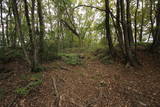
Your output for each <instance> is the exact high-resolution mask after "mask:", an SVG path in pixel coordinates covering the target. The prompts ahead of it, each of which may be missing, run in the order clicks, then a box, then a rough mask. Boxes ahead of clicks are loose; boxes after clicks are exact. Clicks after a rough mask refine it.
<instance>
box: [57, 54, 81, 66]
mask: <svg viewBox="0 0 160 107" xmlns="http://www.w3.org/2000/svg"><path fill="white" fill-rule="evenodd" d="M59 57H60V58H61V59H62V60H63V61H64V62H65V63H66V64H70V65H81V64H82V59H81V58H80V55H78V54H59Z"/></svg>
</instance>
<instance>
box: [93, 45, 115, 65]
mask: <svg viewBox="0 0 160 107" xmlns="http://www.w3.org/2000/svg"><path fill="white" fill-rule="evenodd" d="M94 54H95V56H96V57H97V58H98V59H99V60H100V61H101V62H102V63H103V64H112V63H113V59H112V57H111V56H110V54H109V50H108V49H107V48H99V49H97V50H96V51H95V53H94Z"/></svg>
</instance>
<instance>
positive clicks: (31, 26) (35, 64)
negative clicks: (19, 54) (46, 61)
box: [24, 0, 38, 71]
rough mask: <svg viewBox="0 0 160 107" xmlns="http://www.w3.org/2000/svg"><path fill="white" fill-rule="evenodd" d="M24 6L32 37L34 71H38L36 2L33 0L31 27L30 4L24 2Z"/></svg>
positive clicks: (25, 0)
mask: <svg viewBox="0 0 160 107" xmlns="http://www.w3.org/2000/svg"><path fill="white" fill-rule="evenodd" d="M24 6H25V16H26V21H27V25H28V30H29V31H28V32H29V36H30V42H31V50H32V57H33V58H32V71H36V70H37V68H38V60H37V51H36V50H37V49H36V41H35V37H33V36H35V35H34V29H35V28H34V24H35V23H34V7H35V1H34V0H32V10H31V12H32V15H31V16H32V25H31V21H30V17H29V12H28V4H27V0H24Z"/></svg>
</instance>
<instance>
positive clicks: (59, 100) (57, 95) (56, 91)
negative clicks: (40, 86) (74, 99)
mask: <svg viewBox="0 0 160 107" xmlns="http://www.w3.org/2000/svg"><path fill="white" fill-rule="evenodd" d="M52 85H53V89H54V92H55V96H56V100H55V102H54V105H55V106H56V107H61V96H60V94H59V93H58V89H57V85H56V80H55V78H54V77H52Z"/></svg>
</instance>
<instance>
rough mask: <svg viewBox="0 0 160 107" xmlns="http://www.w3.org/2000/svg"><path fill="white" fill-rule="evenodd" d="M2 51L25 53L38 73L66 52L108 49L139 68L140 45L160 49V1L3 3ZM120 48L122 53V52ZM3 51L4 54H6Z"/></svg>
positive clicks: (27, 0) (12, 0)
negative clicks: (80, 49) (39, 68)
mask: <svg viewBox="0 0 160 107" xmlns="http://www.w3.org/2000/svg"><path fill="white" fill-rule="evenodd" d="M0 4H1V6H0V8H1V9H0V10H1V11H0V13H1V15H0V16H1V18H0V19H1V29H0V34H1V36H0V45H1V51H5V50H6V49H7V48H12V49H17V48H20V49H21V50H22V51H23V56H24V59H25V60H26V62H27V64H28V66H29V67H31V69H33V71H34V70H35V69H37V67H38V66H39V65H40V63H42V62H43V61H45V60H48V59H52V58H54V57H56V56H57V54H58V53H60V52H62V51H63V50H64V49H66V48H74V47H80V48H88V49H93V48H94V49H95V48H98V47H104V48H108V50H109V54H110V55H111V56H112V57H114V56H117V54H120V53H121V56H123V58H124V60H125V63H128V64H130V65H132V66H137V65H139V61H138V58H136V57H137V55H136V52H137V47H138V46H139V45H141V44H148V45H149V46H148V45H147V46H148V47H147V49H148V50H149V51H155V50H157V48H158V47H159V44H160V42H159V39H160V27H159V26H160V25H159V24H160V2H159V1H158V0H1V1H0ZM117 49H118V52H117ZM2 53H3V52H2Z"/></svg>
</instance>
